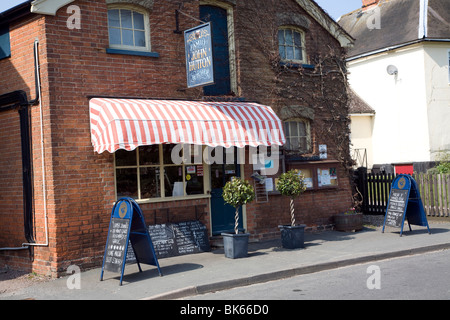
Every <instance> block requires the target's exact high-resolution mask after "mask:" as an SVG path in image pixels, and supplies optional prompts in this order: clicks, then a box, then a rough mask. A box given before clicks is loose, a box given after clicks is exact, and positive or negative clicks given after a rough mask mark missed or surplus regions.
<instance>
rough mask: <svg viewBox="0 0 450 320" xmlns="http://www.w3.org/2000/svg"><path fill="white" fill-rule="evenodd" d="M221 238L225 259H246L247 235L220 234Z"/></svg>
mask: <svg viewBox="0 0 450 320" xmlns="http://www.w3.org/2000/svg"><path fill="white" fill-rule="evenodd" d="M222 236H223V248H224V251H225V257H227V258H230V259H238V258H245V257H247V255H248V238H249V236H250V234H249V233H241V234H233V233H222Z"/></svg>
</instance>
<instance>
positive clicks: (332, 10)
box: [0, 0, 362, 20]
mask: <svg viewBox="0 0 450 320" xmlns="http://www.w3.org/2000/svg"><path fill="white" fill-rule="evenodd" d="M23 2H26V0H0V12H3V11H5V10H8V9H10V8H13V7H15V6H16V5H18V4H20V3H23ZM316 2H317V3H318V4H319V5H320V6H321V7H322V9H324V10H325V11H326V12H328V14H329V15H330V16H331V17H332V18H333V19H335V20H337V19H339V17H340V16H342V15H343V14H345V13H349V12H351V11H353V10H356V9H358V8H361V6H362V1H361V0H316Z"/></svg>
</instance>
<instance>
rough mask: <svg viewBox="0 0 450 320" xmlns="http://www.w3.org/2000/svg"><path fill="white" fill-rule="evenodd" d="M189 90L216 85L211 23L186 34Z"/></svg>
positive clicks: (187, 31) (190, 30)
mask: <svg viewBox="0 0 450 320" xmlns="http://www.w3.org/2000/svg"><path fill="white" fill-rule="evenodd" d="M184 44H185V50H186V73H187V86H188V88H193V87H199V86H204V85H208V84H213V83H214V69H213V52H212V34H211V23H210V22H208V23H206V24H203V25H200V26H197V27H195V28H192V29H189V30H186V31H185V32H184Z"/></svg>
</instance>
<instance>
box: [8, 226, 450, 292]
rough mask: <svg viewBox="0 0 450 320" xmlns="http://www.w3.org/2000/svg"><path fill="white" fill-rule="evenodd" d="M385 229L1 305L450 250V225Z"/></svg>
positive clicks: (200, 257) (318, 238)
mask: <svg viewBox="0 0 450 320" xmlns="http://www.w3.org/2000/svg"><path fill="white" fill-rule="evenodd" d="M381 229H382V228H381V227H378V228H364V229H363V231H360V232H355V233H347V232H337V231H324V232H319V233H306V234H305V248H304V249H296V250H287V249H283V248H281V241H270V242H265V243H251V244H250V245H249V256H248V257H247V258H242V259H235V260H233V259H228V258H225V256H224V254H223V250H214V251H212V252H207V253H200V254H194V255H187V256H180V257H172V258H166V259H160V260H159V264H160V267H161V271H162V273H163V277H160V276H159V274H158V271H157V269H156V267H154V266H148V265H141V266H142V270H143V272H142V273H140V272H139V271H138V268H137V265H127V266H126V268H125V275H124V279H123V285H122V286H119V279H120V274H116V273H111V272H108V271H105V274H104V278H103V279H104V280H103V281H100V273H101V268H97V269H93V270H89V271H86V272H82V273H81V274H80V277H81V278H80V279H81V282H80V284H81V288H80V289H72V290H70V289H68V287H67V280H68V278H67V277H65V278H61V279H56V280H52V281H48V282H43V283H38V284H36V285H33V286H31V287H28V288H23V289H19V290H17V291H15V292H12V293H11V292H10V293H7V294H0V299H1V300H8V299H37V300H48V299H52V300H61V299H73V300H77V299H86V300H97V299H102V300H105V299H106V300H110V299H133V300H135V299H177V298H182V297H186V296H189V295H195V294H202V293H207V292H211V291H216V290H221V289H226V288H232V287H237V286H244V285H249V284H254V283H259V282H265V281H270V280H276V279H281V278H288V277H292V276H295V275H300V274H306V273H311V272H317V271H322V270H327V269H333V268H338V267H343V266H348V265H352V264H358V263H366V262H371V261H377V260H381V259H388V258H394V257H399V256H405V255H411V254H417V253H423V252H428V251H436V250H444V249H450V222H443V223H433V222H430V230H431V233H432V234H431V235H429V234H428V232H427V229H426V228H424V227H419V226H412V229H413V231H412V232H410V231H409V229H408V227H407V226H405V228H404V232H403V236H402V237H400V235H399V234H400V229H397V228H390V227H386V230H385V232H384V233H382V232H381Z"/></svg>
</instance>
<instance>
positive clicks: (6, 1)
mask: <svg viewBox="0 0 450 320" xmlns="http://www.w3.org/2000/svg"><path fill="white" fill-rule="evenodd" d="M23 2H27V1H26V0H0V12H3V11H6V10H8V9H11V8H14V7H15V6H17V5H18V4H21V3H23Z"/></svg>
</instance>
